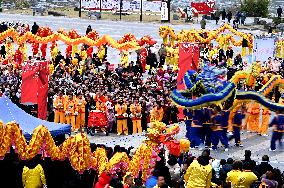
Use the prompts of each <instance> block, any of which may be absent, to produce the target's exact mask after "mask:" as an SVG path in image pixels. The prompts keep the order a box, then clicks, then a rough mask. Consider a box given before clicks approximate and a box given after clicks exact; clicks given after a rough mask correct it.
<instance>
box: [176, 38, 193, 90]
mask: <svg viewBox="0 0 284 188" xmlns="http://www.w3.org/2000/svg"><path fill="white" fill-rule="evenodd" d="M191 52H192V47H191V45H190V44H189V43H180V45H179V62H178V66H179V72H178V78H177V89H178V90H184V89H185V85H184V81H183V77H184V75H185V73H186V71H187V70H189V69H191V68H190V65H191V60H192V58H191Z"/></svg>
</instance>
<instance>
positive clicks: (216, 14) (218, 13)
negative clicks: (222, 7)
mask: <svg viewBox="0 0 284 188" xmlns="http://www.w3.org/2000/svg"><path fill="white" fill-rule="evenodd" d="M215 20H216V25H217V24H218V22H219V20H220V11H218V10H216V12H215Z"/></svg>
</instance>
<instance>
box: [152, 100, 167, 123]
mask: <svg viewBox="0 0 284 188" xmlns="http://www.w3.org/2000/svg"><path fill="white" fill-rule="evenodd" d="M150 115H151V116H150V122H153V121H159V122H161V121H162V120H163V116H164V110H163V108H162V107H161V105H160V104H157V106H156V107H154V108H153V109H152V110H151V114H150Z"/></svg>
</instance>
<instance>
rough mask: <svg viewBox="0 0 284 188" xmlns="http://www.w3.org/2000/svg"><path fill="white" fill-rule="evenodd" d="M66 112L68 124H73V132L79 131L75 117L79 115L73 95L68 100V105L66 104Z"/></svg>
mask: <svg viewBox="0 0 284 188" xmlns="http://www.w3.org/2000/svg"><path fill="white" fill-rule="evenodd" d="M64 111H65V115H66V123H67V124H71V127H72V131H77V129H76V121H75V115H76V114H77V111H76V104H75V100H74V98H73V95H69V96H68V99H67V100H66V103H65V108H64Z"/></svg>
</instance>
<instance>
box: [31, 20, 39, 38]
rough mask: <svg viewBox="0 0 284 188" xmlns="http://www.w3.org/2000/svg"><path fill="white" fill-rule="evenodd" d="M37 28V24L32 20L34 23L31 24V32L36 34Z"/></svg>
mask: <svg viewBox="0 0 284 188" xmlns="http://www.w3.org/2000/svg"><path fill="white" fill-rule="evenodd" d="M38 29H39V26H38V25H37V24H36V22H34V25H33V26H32V34H34V35H35V34H36V33H37V31H38Z"/></svg>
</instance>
